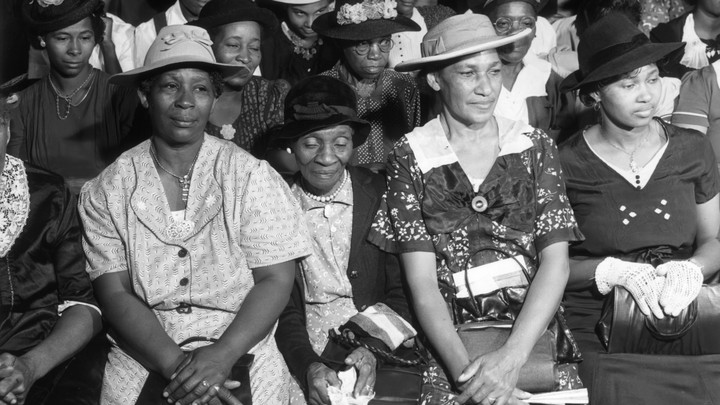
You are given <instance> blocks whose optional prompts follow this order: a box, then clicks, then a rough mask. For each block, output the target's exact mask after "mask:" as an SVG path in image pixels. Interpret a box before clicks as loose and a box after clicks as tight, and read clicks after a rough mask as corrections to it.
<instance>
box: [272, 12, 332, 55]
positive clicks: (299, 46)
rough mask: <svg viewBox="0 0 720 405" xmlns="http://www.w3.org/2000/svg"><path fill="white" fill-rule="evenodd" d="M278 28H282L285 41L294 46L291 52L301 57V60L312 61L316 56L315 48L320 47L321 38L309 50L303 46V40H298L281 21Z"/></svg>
mask: <svg viewBox="0 0 720 405" xmlns="http://www.w3.org/2000/svg"><path fill="white" fill-rule="evenodd" d="M280 27H281V28H282V31H283V34H285V36H286V37H287V39H289V40H290V42H292V44H293V45H294V46H295V47H294V48H293V52H295V53H296V54H298V55H301V56H302V57H303V59H305V60H310V59H312V58H313V57H314V56H315V54H317V48H318V47H320V46H321V45H322V44H323V40H322V38H318V39H317V40H316V41H315V42H314V43H313V44H312V46H311V47H310V48H306V47H305V46H304V45H305V43H304V40H303V39H302V38H300V37H299V36H298V35H297V34H295V33H294V32H292V30H291V29H290V27H288V26H287V24H286V23H285V22H284V21H283V23H282V24H280Z"/></svg>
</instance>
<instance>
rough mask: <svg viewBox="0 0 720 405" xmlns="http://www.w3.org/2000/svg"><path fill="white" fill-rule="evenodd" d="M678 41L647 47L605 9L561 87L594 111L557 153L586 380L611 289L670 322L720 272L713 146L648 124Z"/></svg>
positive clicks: (718, 183)
mask: <svg viewBox="0 0 720 405" xmlns="http://www.w3.org/2000/svg"><path fill="white" fill-rule="evenodd" d="M682 46H683V44H682V43H681V42H676V43H658V44H655V43H652V42H650V41H649V40H648V39H647V37H646V36H645V35H644V34H643V33H642V31H640V30H639V29H638V28H637V26H636V25H635V24H634V23H633V22H631V21H630V20H629V19H627V18H626V17H625V16H624V15H623V14H619V13H613V14H609V15H607V16H605V17H603V18H601V19H600V20H598V21H597V22H595V23H594V24H593V25H591V26H590V27H589V28H587V30H586V31H585V32H584V34H583V35H582V37H581V40H580V45H579V48H578V59H579V63H580V69H579V70H577V71H576V72H574V73H573V74H572V75H570V76H568V77H567V78H566V79H565V82H564V84H565V85H566V87H567V88H568V89H579V90H580V97H581V99H582V100H583V101H584V102H585V103H586V104H587V105H589V106H592V107H593V108H594V109H595V110H596V111H597V112H598V114H599V115H600V119H599V122H600V123H599V124H596V125H593V126H590V127H588V128H586V129H585V130H584V131H582V132H580V133H578V134H575V135H574V136H573V137H572V138H570V139H569V140H568V141H567V142H566V143H564V144H563V145H562V147H561V148H560V159H561V161H562V167H563V171H564V173H565V182H566V184H567V192H568V197H569V199H570V203H571V204H572V206H573V209H574V210H575V214H576V216H577V221H578V224H579V225H580V229H581V231H582V232H583V234H584V235H585V240H584V241H582V242H579V243H575V244H573V245H572V246H571V248H570V268H571V272H570V279H569V281H568V287H567V289H568V291H567V292H566V294H565V299H566V314H567V321H568V324H569V326H570V328H571V329H572V330H573V333H574V334H575V337H576V338H577V340H578V344H579V345H580V349H581V351H582V352H583V356H584V361H583V362H582V363H581V364H580V372H581V377H582V380H583V382H584V383H585V384H586V385H590V384H592V381H593V372H594V370H595V368H594V367H595V366H596V364H597V363H596V359H597V353H598V352H602V351H604V348H603V346H602V345H601V344H600V341H599V339H598V337H597V336H596V335H595V333H594V328H595V324H596V322H597V321H598V319H599V317H600V313H601V308H602V305H603V303H604V301H605V297H604V295H605V294H608V293H609V292H610V291H612V289H613V287H614V286H622V287H624V288H625V289H626V290H628V291H629V292H630V293H631V295H632V296H633V298H634V300H635V303H636V304H637V308H638V309H639V310H640V311H642V313H643V314H645V315H646V316H648V317H650V316H655V317H657V318H663V317H667V316H677V315H678V314H679V313H680V312H681V311H682V310H683V309H684V308H685V307H686V306H687V305H688V304H690V302H692V301H693V299H694V298H695V296H696V295H697V294H698V292H699V290H700V286H701V284H702V283H703V279H704V278H706V277H708V276H710V275H711V274H713V273H715V272H717V270H718V269H719V268H720V242H718V240H717V239H716V236H717V233H718V228H719V227H720V209H719V208H718V199H719V197H718V192H719V191H720V176H719V175H718V170H717V166H716V164H715V155H714V154H713V151H712V147H711V145H710V142H709V141H708V139H707V138H705V137H704V136H702V134H700V133H697V132H695V131H691V130H686V129H682V128H679V127H676V126H673V125H670V124H666V123H665V122H663V121H662V120H660V119H659V118H656V117H655V111H656V108H657V105H658V100H659V99H660V92H661V84H660V80H659V73H658V67H657V65H656V63H657V62H658V61H659V60H660V59H662V58H663V57H665V56H666V55H669V54H671V53H672V52H674V51H675V50H677V49H680V48H681V47H682ZM638 374H643V373H642V372H640V371H639V372H638ZM697 384H698V385H699V384H700V383H699V382H697ZM590 388H592V387H590ZM595 391H596V392H595V395H600V394H604V395H612V394H613V392H615V391H614V390H606V389H604V388H603V387H597V390H595ZM675 391H676V392H678V393H680V392H694V391H693V390H692V389H689V390H682V389H680V388H677V389H676V390H675ZM618 392H625V391H618ZM590 395H591V400H592V399H593V395H594V393H593V390H592V389H591V391H590ZM645 395H646V393H643V398H646V397H645ZM596 398H599V397H596ZM607 398H610V397H606V399H607ZM649 401H650V402H651V403H665V404H671V403H681V402H683V403H685V402H687V403H696V402H700V400H698V401H693V400H690V401H689V402H688V401H685V400H683V399H679V398H678V397H674V399H672V398H670V397H668V398H662V399H659V402H658V401H655V400H650V399H649ZM597 403H619V402H618V401H617V400H610V399H607V400H604V401H599V402H597Z"/></svg>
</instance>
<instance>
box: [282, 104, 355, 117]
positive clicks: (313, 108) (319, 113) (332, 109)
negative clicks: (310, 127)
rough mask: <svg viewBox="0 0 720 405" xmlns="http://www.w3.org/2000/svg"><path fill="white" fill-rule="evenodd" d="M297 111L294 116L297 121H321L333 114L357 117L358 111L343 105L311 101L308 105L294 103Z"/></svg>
mask: <svg viewBox="0 0 720 405" xmlns="http://www.w3.org/2000/svg"><path fill="white" fill-rule="evenodd" d="M293 109H294V110H295V113H294V114H293V117H294V118H295V120H296V121H320V120H324V119H328V118H330V117H332V116H333V115H345V116H348V117H353V118H355V117H356V116H357V113H356V112H355V110H353V109H352V108H350V107H345V106H343V105H327V104H320V103H310V104H308V105H306V106H305V105H298V104H296V105H294V106H293Z"/></svg>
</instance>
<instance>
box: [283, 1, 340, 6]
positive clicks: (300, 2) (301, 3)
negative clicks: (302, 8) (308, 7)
mask: <svg viewBox="0 0 720 405" xmlns="http://www.w3.org/2000/svg"><path fill="white" fill-rule="evenodd" d="M319 1H322V0H272V2H273V3H280V4H291V5H295V6H299V5H304V4H312V3H317V2H319ZM331 3H332V1H331Z"/></svg>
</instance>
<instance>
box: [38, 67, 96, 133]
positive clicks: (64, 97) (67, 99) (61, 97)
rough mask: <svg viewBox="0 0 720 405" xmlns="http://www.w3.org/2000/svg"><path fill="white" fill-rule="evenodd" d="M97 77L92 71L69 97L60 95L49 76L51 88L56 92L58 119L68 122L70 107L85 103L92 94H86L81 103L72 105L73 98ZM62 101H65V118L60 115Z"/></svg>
mask: <svg viewBox="0 0 720 405" xmlns="http://www.w3.org/2000/svg"><path fill="white" fill-rule="evenodd" d="M94 77H95V70H94V69H93V70H91V71H90V74H89V75H88V77H87V78H86V79H85V81H84V82H83V83H82V84H81V85H80V87H78V88H77V89H75V90H73V91H72V92H71V93H70V94H68V95H63V94H60V90H58V88H57V87H55V83H53V80H52V77H51V76H48V80H50V86H51V87H52V89H53V92H55V112H56V113H57V116H58V118H60V119H61V120H66V119H67V117H69V116H70V107H77V106H79V105H80V104H82V102H83V101H85V99H86V98H87V96H88V94H90V90H89V89H88V91H87V92H86V93H85V95H84V96H83V97H82V98H81V99H80V101H78V102H77V104H73V103H72V98H73V97H74V96H75V95H76V94H77V93H78V92H79V91H80V90H81V89H82V88H83V87H85V85H87V84H88V83H89V82H90V81H91V80H92V79H93V78H94ZM60 99H63V100H65V104H66V107H65V116H62V115H61V114H60Z"/></svg>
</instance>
